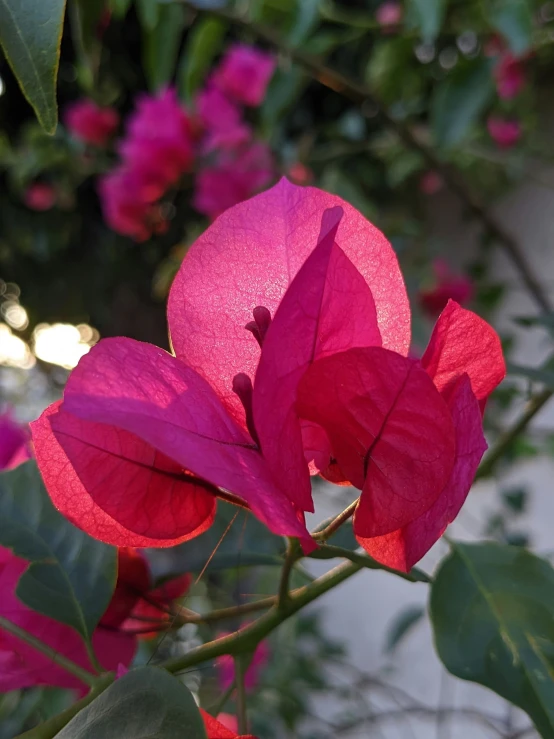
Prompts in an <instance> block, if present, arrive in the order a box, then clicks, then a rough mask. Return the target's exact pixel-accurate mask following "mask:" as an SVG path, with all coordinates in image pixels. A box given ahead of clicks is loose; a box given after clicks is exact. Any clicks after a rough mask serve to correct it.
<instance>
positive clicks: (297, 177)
mask: <svg viewBox="0 0 554 739" xmlns="http://www.w3.org/2000/svg"><path fill="white" fill-rule="evenodd" d="M287 177H288V178H289V180H292V182H294V183H295V184H296V185H309V184H310V183H311V182H313V181H314V173H313V172H312V170H311V169H310V168H309V167H306V165H305V164H302V162H294V164H291V165H290V167H289V168H288V170H287Z"/></svg>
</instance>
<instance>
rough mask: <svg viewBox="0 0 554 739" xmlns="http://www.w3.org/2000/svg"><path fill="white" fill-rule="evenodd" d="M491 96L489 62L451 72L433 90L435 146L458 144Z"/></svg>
mask: <svg viewBox="0 0 554 739" xmlns="http://www.w3.org/2000/svg"><path fill="white" fill-rule="evenodd" d="M493 96H494V84H493V79H492V75H491V69H490V62H489V60H482V61H478V62H474V63H471V64H469V65H468V66H464V67H462V68H460V69H459V70H458V69H456V70H454V71H453V72H452V73H451V74H450V75H449V76H448V77H447V79H446V80H445V81H444V82H442V83H441V84H440V85H439V86H438V87H437V89H436V92H435V94H434V96H433V99H432V101H431V121H432V128H433V132H434V135H435V140H436V143H437V144H438V146H441V147H451V146H455V145H456V144H459V143H460V142H461V141H462V140H463V139H464V138H465V136H466V135H467V134H468V133H469V130H470V128H471V126H472V125H473V124H474V123H475V122H476V121H477V119H478V118H479V116H480V115H481V113H483V111H484V110H485V108H486V107H487V105H488V104H489V102H490V100H491V99H492V97H493Z"/></svg>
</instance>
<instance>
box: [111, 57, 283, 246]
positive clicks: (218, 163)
mask: <svg viewBox="0 0 554 739" xmlns="http://www.w3.org/2000/svg"><path fill="white" fill-rule="evenodd" d="M273 70H274V61H273V59H272V57H270V56H268V55H267V54H265V53H263V52H261V51H259V50H257V49H254V48H251V47H248V46H243V45H235V46H233V47H231V48H230V49H229V50H228V52H227V53H226V54H225V56H224V57H223V59H222V61H221V63H220V64H219V66H218V67H217V68H216V69H215V70H214V71H213V73H212V74H211V75H210V77H209V79H208V80H207V83H206V86H205V88H204V89H203V90H202V91H201V92H200V93H199V95H198V96H197V99H196V101H195V111H189V110H187V109H186V108H185V107H184V105H182V104H181V102H180V101H179V100H178V98H177V94H176V91H175V90H174V89H173V88H167V89H165V90H162V91H161V92H160V93H158V94H157V95H154V96H151V95H142V96H141V98H140V99H139V101H138V104H137V106H136V109H135V111H134V112H133V114H132V115H131V117H130V118H129V120H128V122H127V126H126V132H125V137H124V139H123V140H122V141H121V142H120V143H119V146H118V152H119V155H120V158H121V161H120V163H119V165H118V166H117V167H116V168H115V169H114V170H112V171H111V172H109V173H108V174H107V175H106V176H105V177H103V178H102V179H101V181H100V185H99V192H100V197H101V200H102V206H103V210H104V217H105V219H106V222H107V223H108V225H109V226H110V227H111V228H113V229H114V230H115V231H117V232H118V233H121V234H123V235H125V236H130V237H131V238H133V239H135V240H136V241H144V240H146V239H148V238H149V237H150V236H151V235H152V233H160V232H163V231H164V230H165V229H166V228H167V225H168V224H167V216H166V213H167V208H166V207H164V203H163V201H162V199H163V198H164V196H165V195H166V193H167V192H168V191H169V190H170V189H171V188H173V187H176V186H178V184H179V181H180V179H181V177H182V176H183V175H184V174H185V173H187V172H191V171H192V170H193V168H194V169H195V170H196V180H195V194H194V199H193V203H194V206H195V207H196V208H197V210H198V211H200V212H201V213H203V214H205V215H207V216H209V217H210V218H215V217H216V216H217V215H219V214H220V213H222V212H223V211H224V210H225V209H226V208H228V207H230V206H232V205H235V204H236V203H238V202H240V201H242V200H245V199H246V198H248V197H250V196H251V195H252V194H253V193H254V192H256V191H257V190H259V189H261V188H262V187H264V186H265V185H267V184H268V183H269V181H270V180H271V179H272V177H273V173H274V167H273V161H272V157H271V153H270V151H269V149H268V147H267V146H266V145H265V144H263V143H262V142H259V141H255V140H254V135H253V132H252V130H251V128H250V127H249V126H248V125H247V123H246V122H245V121H244V119H243V112H242V109H241V107H240V106H241V105H247V106H257V105H260V103H261V102H262V101H263V98H264V95H265V91H266V88H267V84H268V82H269V80H270V78H271V75H272V74H273Z"/></svg>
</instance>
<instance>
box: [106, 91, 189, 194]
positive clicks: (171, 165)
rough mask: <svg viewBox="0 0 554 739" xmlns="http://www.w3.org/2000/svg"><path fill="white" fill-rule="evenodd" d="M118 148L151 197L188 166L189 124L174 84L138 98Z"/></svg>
mask: <svg viewBox="0 0 554 739" xmlns="http://www.w3.org/2000/svg"><path fill="white" fill-rule="evenodd" d="M119 152H120V154H121V157H122V159H123V161H124V163H125V165H126V167H127V169H129V170H133V171H135V172H137V173H138V174H139V175H140V180H141V182H142V184H143V185H145V184H146V183H148V185H149V187H150V188H151V192H150V193H149V194H150V197H151V198H152V199H153V200H155V199H157V198H159V197H161V196H162V195H163V193H164V192H165V191H166V190H167V189H168V187H170V186H171V185H173V184H175V182H176V181H177V180H178V179H179V178H180V177H181V175H182V174H184V173H185V172H187V171H188V170H189V169H190V168H191V166H192V162H193V157H194V150H193V135H192V126H191V122H190V118H189V115H188V113H187V112H186V110H185V109H184V107H183V106H182V105H181V104H180V103H179V101H178V99H177V93H176V92H175V90H174V89H173V88H167V89H165V90H163V91H162V92H160V93H158V95H155V96H151V95H142V96H141V97H140V98H139V100H138V103H137V106H136V110H135V111H134V112H133V113H132V114H131V116H130V117H129V121H128V124H127V131H126V136H125V138H124V139H123V141H122V142H121V143H120V145H119Z"/></svg>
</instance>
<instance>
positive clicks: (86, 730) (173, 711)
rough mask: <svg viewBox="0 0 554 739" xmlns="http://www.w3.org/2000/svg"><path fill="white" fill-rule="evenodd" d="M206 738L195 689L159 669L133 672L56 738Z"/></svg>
mask: <svg viewBox="0 0 554 739" xmlns="http://www.w3.org/2000/svg"><path fill="white" fill-rule="evenodd" d="M185 737H186V739H206V730H205V729H204V722H203V720H202V717H201V715H200V711H199V710H198V707H197V705H196V703H195V702H194V698H193V697H192V694H191V692H190V691H189V689H188V688H186V687H185V686H184V685H183V684H182V683H181V682H179V680H177V678H175V677H172V676H171V675H170V674H169V673H168V672H166V671H165V670H160V669H158V668H157V667H142V668H140V669H137V670H132V671H131V672H128V673H127V674H126V675H124V676H123V677H122V678H120V679H119V680H116V682H115V683H113V685H110V687H109V688H108V689H107V690H105V691H104V692H103V693H101V694H100V695H99V696H98V698H96V700H94V701H93V702H92V703H91V704H90V705H88V706H87V707H86V708H84V709H83V710H82V711H80V713H78V714H77V715H76V716H75V718H73V719H72V720H71V721H70V722H69V723H68V724H67V725H66V726H65V728H63V729H62V730H61V731H60V733H59V734H56V739H185Z"/></svg>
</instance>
